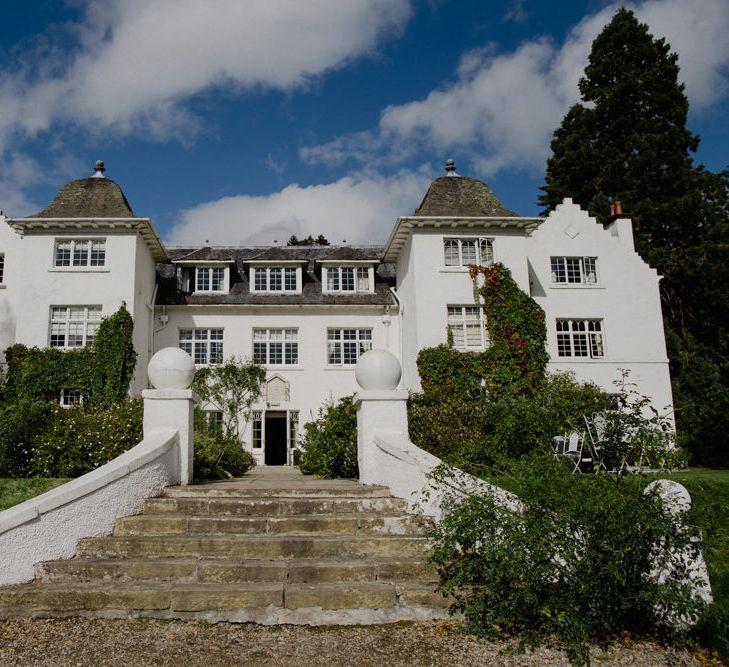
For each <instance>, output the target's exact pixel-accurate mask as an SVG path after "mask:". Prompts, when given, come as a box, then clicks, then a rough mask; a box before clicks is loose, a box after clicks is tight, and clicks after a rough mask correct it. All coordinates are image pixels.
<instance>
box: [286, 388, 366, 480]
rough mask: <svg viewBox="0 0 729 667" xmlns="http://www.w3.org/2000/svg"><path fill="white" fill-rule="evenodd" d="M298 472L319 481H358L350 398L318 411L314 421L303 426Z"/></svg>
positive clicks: (355, 428) (354, 425)
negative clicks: (324, 478)
mask: <svg viewBox="0 0 729 667" xmlns="http://www.w3.org/2000/svg"><path fill="white" fill-rule="evenodd" d="M304 431H305V434H304V437H303V438H302V440H301V447H302V450H303V453H302V456H301V465H300V468H301V471H302V472H303V473H306V474H313V475H319V476H321V477H327V478H332V477H358V476H359V468H358V467H357V410H356V408H355V406H354V403H353V401H352V397H351V396H346V397H345V398H342V399H341V400H340V401H339V402H337V403H333V404H330V405H326V406H324V407H322V408H320V409H319V418H318V419H317V420H316V421H313V422H308V423H307V424H304Z"/></svg>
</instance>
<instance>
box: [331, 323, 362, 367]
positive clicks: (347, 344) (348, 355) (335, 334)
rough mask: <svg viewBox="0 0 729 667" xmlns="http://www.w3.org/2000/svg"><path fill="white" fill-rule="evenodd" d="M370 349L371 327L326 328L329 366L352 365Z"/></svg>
mask: <svg viewBox="0 0 729 667" xmlns="http://www.w3.org/2000/svg"><path fill="white" fill-rule="evenodd" d="M371 349H372V329H328V330H327V363H328V364H329V365H330V366H353V365H354V364H356V363H357V360H358V359H359V358H360V356H361V355H363V354H364V353H365V352H367V351H369V350H371Z"/></svg>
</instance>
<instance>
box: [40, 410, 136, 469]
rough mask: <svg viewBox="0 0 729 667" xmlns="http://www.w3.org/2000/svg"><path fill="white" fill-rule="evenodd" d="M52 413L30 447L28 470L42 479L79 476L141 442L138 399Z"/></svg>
mask: <svg viewBox="0 0 729 667" xmlns="http://www.w3.org/2000/svg"><path fill="white" fill-rule="evenodd" d="M53 413H54V417H53V419H52V421H51V422H50V424H49V426H48V428H47V429H46V430H45V431H44V432H43V433H41V434H39V435H38V436H37V437H36V439H35V442H34V445H33V456H32V460H31V468H32V470H33V472H34V473H35V474H36V475H39V476H41V477H78V476H79V475H83V474H85V473H87V472H89V471H91V470H94V469H96V468H98V467H99V466H101V465H103V464H104V463H107V462H108V461H111V460H112V459H113V458H116V457H117V456H119V454H121V453H122V452H125V451H127V450H128V449H131V448H132V447H134V446H135V445H136V444H138V443H139V442H141V440H142V400H141V399H140V398H130V399H127V400H125V401H122V402H120V403H117V404H116V405H111V406H104V407H93V406H88V407H86V406H78V407H73V408H67V409H64V408H61V407H54V408H53Z"/></svg>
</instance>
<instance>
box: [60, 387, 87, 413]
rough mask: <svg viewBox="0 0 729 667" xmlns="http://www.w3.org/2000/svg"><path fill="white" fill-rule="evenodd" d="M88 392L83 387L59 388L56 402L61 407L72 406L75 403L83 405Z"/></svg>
mask: <svg viewBox="0 0 729 667" xmlns="http://www.w3.org/2000/svg"><path fill="white" fill-rule="evenodd" d="M88 397H89V394H88V392H87V391H84V390H83V389H61V395H60V396H59V399H58V402H59V403H60V405H61V407H62V408H72V407H74V406H76V405H83V404H84V403H85V402H86V400H87V399H88Z"/></svg>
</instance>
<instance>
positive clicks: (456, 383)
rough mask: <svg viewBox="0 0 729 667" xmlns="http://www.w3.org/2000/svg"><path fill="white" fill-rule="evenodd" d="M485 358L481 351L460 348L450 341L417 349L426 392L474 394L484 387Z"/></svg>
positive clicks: (458, 394)
mask: <svg viewBox="0 0 729 667" xmlns="http://www.w3.org/2000/svg"><path fill="white" fill-rule="evenodd" d="M485 364H486V360H485V358H484V355H483V353H480V352H459V351H458V350H454V349H453V348H452V347H450V346H448V345H438V346H437V347H425V348H423V349H422V350H420V352H418V359H417V365H418V373H419V374H420V384H421V385H422V387H423V393H425V394H440V393H443V394H446V395H451V396H464V397H471V398H475V397H477V396H479V395H480V394H481V393H482V391H483V387H482V384H483V376H484V371H485Z"/></svg>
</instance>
